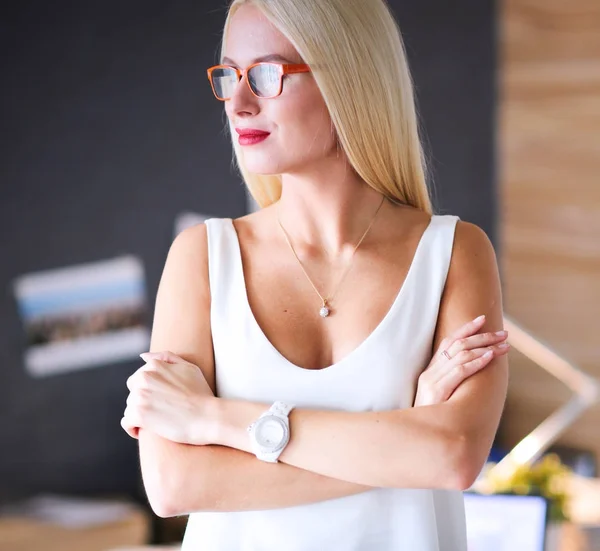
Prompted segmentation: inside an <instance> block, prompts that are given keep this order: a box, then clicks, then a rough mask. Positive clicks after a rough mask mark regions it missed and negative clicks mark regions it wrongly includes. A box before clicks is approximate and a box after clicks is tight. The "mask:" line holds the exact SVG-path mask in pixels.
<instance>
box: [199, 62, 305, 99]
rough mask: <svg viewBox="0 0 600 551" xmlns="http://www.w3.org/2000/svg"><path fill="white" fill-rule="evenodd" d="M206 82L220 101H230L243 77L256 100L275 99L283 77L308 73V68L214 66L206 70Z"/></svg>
mask: <svg viewBox="0 0 600 551" xmlns="http://www.w3.org/2000/svg"><path fill="white" fill-rule="evenodd" d="M207 72H208V80H209V81H210V85H211V87H212V90H213V92H214V94H215V97H216V98H217V99H218V100H221V101H227V100H228V99H231V97H232V96H233V93H234V91H235V87H236V86H237V85H238V83H239V81H240V80H241V79H242V77H243V76H246V82H247V83H248V87H249V88H250V90H251V91H252V93H253V94H254V95H255V96H256V97H257V98H262V99H271V98H276V97H277V96H278V95H279V94H281V91H282V89H283V75H291V74H294V73H309V72H310V67H309V66H308V65H306V64H304V63H270V62H260V63H253V64H252V65H250V66H249V67H248V68H247V69H237V68H235V67H231V66H230V65H215V66H214V67H211V68H210V69H208V71H207Z"/></svg>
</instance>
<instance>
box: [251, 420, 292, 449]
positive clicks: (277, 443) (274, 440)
mask: <svg viewBox="0 0 600 551" xmlns="http://www.w3.org/2000/svg"><path fill="white" fill-rule="evenodd" d="M254 434H255V437H256V441H257V442H258V445H259V446H260V447H261V448H265V449H266V450H267V451H276V450H277V449H278V448H279V447H281V446H283V444H284V443H285V438H286V436H287V427H286V426H285V423H284V422H283V421H282V420H281V419H279V417H274V416H267V417H263V418H262V419H259V420H258V422H257V424H256V429H255V433H254Z"/></svg>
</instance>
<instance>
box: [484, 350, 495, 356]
mask: <svg viewBox="0 0 600 551" xmlns="http://www.w3.org/2000/svg"><path fill="white" fill-rule="evenodd" d="M493 354H494V353H493V352H492V351H491V350H490V351H489V352H486V353H485V354H484V355H483V356H482V357H483V358H489V357H490V356H492V355H493Z"/></svg>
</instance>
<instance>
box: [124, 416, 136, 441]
mask: <svg viewBox="0 0 600 551" xmlns="http://www.w3.org/2000/svg"><path fill="white" fill-rule="evenodd" d="M121 427H122V428H123V430H124V431H125V432H126V433H127V434H128V435H129V436H131V438H135V439H136V440H137V438H138V434H139V432H140V428H139V427H136V426H134V425H132V424H131V422H130V421H129V420H128V419H127V418H125V417H123V418H122V419H121Z"/></svg>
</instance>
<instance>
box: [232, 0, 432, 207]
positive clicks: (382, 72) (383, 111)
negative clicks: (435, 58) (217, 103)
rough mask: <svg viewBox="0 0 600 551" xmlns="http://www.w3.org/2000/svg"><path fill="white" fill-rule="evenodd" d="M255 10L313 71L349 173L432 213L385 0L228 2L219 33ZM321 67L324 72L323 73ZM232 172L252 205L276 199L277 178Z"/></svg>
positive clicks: (407, 79) (400, 53)
mask: <svg viewBox="0 0 600 551" xmlns="http://www.w3.org/2000/svg"><path fill="white" fill-rule="evenodd" d="M247 3H251V4H252V5H254V6H256V7H257V8H258V9H259V10H260V11H261V12H262V13H263V14H264V15H265V17H266V18H267V19H269V21H271V23H273V25H274V26H275V27H276V28H277V29H278V30H279V31H280V32H281V33H282V34H283V35H284V36H285V37H286V38H287V39H288V40H289V41H290V42H291V43H292V45H293V46H294V47H295V48H296V50H297V52H298V54H299V55H300V56H301V57H302V59H303V60H304V62H305V63H307V64H308V65H310V66H311V68H312V72H313V75H314V78H315V81H316V83H317V86H318V87H319V89H320V91H321V94H322V96H323V99H324V101H325V103H326V105H327V108H328V110H329V113H330V116H331V120H332V123H333V126H334V129H335V132H336V133H337V139H338V142H339V147H340V148H341V149H342V150H343V151H344V153H345V154H346V156H347V158H348V161H349V163H350V165H351V166H352V168H353V169H354V170H355V171H356V173H357V174H358V175H359V176H360V177H361V178H362V179H363V180H364V181H365V182H366V183H367V184H368V185H370V186H371V187H372V188H373V189H375V190H377V191H379V192H380V193H382V194H384V195H385V196H386V197H387V198H388V199H390V200H392V201H395V202H397V203H403V204H407V205H411V206H413V207H416V208H419V209H421V210H423V211H425V212H428V213H430V214H431V212H432V207H431V199H430V196H429V193H428V189H427V183H426V163H425V158H424V154H423V148H422V145H421V140H420V137H419V125H418V119H417V113H416V107H415V98H414V92H413V82H412V78H411V75H410V72H409V68H408V62H407V59H406V52H405V49H404V44H403V41H402V37H401V34H400V30H399V28H398V25H397V23H396V20H395V19H394V17H393V15H392V13H391V12H390V9H389V7H388V6H387V4H386V3H385V1H384V0H233V1H232V3H231V5H230V7H229V12H228V14H227V20H226V22H225V28H224V33H223V42H222V45H221V54H222V56H223V55H224V50H225V41H226V39H227V31H228V28H229V24H230V21H231V18H232V16H233V15H234V13H235V12H236V11H237V9H239V7H240V6H242V5H243V4H247ZM323 67H325V68H324V69H323ZM232 144H233V148H234V152H235V159H236V162H237V166H238V169H239V170H240V172H241V175H242V177H243V179H244V181H245V183H246V185H247V186H248V189H249V191H250V193H251V194H252V196H253V197H254V199H255V201H256V202H257V203H258V205H259V206H261V207H265V206H268V205H270V204H272V203H274V202H275V201H277V200H279V198H280V196H281V176H280V175H261V174H254V173H251V172H249V171H248V170H247V169H246V168H245V166H244V162H243V156H242V152H241V148H240V146H239V144H237V143H236V141H235V140H233V139H232Z"/></svg>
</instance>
